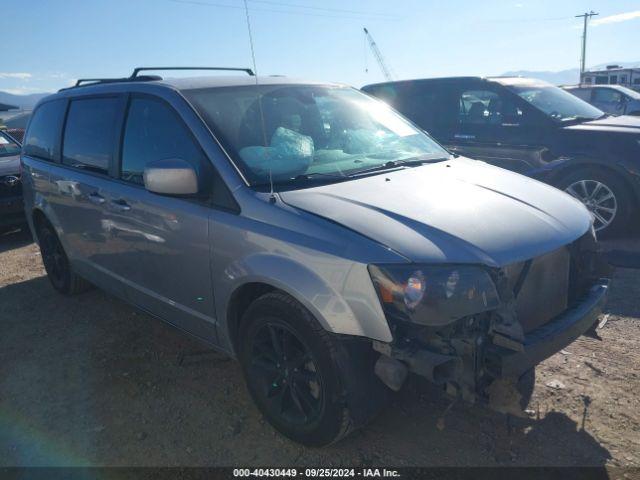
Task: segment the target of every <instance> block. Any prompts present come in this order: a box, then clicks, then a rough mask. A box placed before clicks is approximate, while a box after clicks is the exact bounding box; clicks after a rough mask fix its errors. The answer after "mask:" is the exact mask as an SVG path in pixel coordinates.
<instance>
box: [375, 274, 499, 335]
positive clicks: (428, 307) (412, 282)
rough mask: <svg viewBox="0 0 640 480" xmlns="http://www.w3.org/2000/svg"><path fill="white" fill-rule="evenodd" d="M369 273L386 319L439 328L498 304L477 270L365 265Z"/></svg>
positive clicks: (490, 284) (490, 283)
mask: <svg viewBox="0 0 640 480" xmlns="http://www.w3.org/2000/svg"><path fill="white" fill-rule="evenodd" d="M369 274H370V275H371V279H372V280H373V283H374V285H375V287H376V290H377V292H378V296H379V298H380V302H381V303H382V308H383V309H384V311H385V314H386V315H387V317H388V318H396V319H398V320H405V321H409V322H413V323H419V324H422V325H430V326H441V325H447V324H449V323H451V322H454V321H456V320H458V319H460V318H462V317H466V316H468V315H474V314H476V313H481V312H486V311H488V310H492V309H494V308H496V307H497V306H498V305H499V298H498V292H497V291H496V287H495V285H494V283H493V281H492V280H491V277H490V276H489V274H488V273H487V272H486V271H485V270H484V269H482V268H480V267H474V266H469V265H458V266H455V265H454V266H434V265H424V266H416V265H369Z"/></svg>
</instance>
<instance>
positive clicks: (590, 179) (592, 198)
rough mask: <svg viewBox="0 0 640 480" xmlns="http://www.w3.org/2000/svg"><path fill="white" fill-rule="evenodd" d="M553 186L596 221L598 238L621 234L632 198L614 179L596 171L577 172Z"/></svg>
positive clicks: (619, 181)
mask: <svg viewBox="0 0 640 480" xmlns="http://www.w3.org/2000/svg"><path fill="white" fill-rule="evenodd" d="M556 185H557V186H558V188H560V189H562V190H564V191H565V192H567V193H568V194H570V195H572V196H573V197H575V198H577V199H578V200H580V201H581V202H582V203H583V204H585V206H586V207H587V208H588V209H589V211H590V212H591V213H592V214H593V215H594V216H595V217H596V220H595V223H594V227H595V229H596V231H597V232H598V235H600V236H607V235H610V234H613V233H619V232H623V231H624V230H625V228H626V227H627V225H628V221H629V218H630V216H631V211H632V209H633V198H632V196H631V193H630V192H629V189H628V188H627V186H626V185H625V184H624V181H623V180H622V179H621V178H619V177H618V176H617V175H615V174H612V173H609V172H606V171H603V170H599V169H580V170H576V171H574V172H572V173H570V174H569V175H567V176H566V177H563V178H561V179H560V180H559V181H558V182H557V183H556Z"/></svg>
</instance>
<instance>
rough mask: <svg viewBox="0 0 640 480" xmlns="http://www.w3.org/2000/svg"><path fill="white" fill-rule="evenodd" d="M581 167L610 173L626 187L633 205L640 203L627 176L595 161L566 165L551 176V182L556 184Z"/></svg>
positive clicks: (581, 168)
mask: <svg viewBox="0 0 640 480" xmlns="http://www.w3.org/2000/svg"><path fill="white" fill-rule="evenodd" d="M583 169H588V170H592V171H593V170H597V171H600V172H603V173H606V174H607V175H611V176H614V177H615V178H617V179H618V180H620V183H622V184H623V185H624V186H625V188H626V189H627V191H628V192H629V194H630V197H631V199H632V200H633V203H634V206H638V205H639V204H640V198H639V196H638V195H639V193H638V192H635V191H634V189H633V186H632V185H631V182H629V180H628V179H627V178H625V176H624V175H622V174H621V173H620V172H618V171H617V170H616V169H614V168H611V167H607V166H606V165H600V164H595V163H581V164H577V165H570V166H568V167H565V168H563V169H561V170H559V171H558V172H557V173H556V174H555V175H554V176H553V177H552V178H551V183H553V184H554V185H556V186H557V184H558V183H559V182H560V181H561V180H562V179H563V178H566V177H567V176H569V175H571V174H572V173H574V172H577V171H580V170H583Z"/></svg>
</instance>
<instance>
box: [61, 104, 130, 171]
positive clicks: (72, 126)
mask: <svg viewBox="0 0 640 480" xmlns="http://www.w3.org/2000/svg"><path fill="white" fill-rule="evenodd" d="M119 105H120V101H119V99H118V98H89V99H79V100H72V101H71V105H70V106H69V113H68V114H67V124H66V126H65V132H64V140H63V144H62V163H64V164H65V165H69V166H72V167H76V168H80V169H83V170H88V171H93V172H97V173H105V174H106V173H108V171H109V164H110V162H111V159H112V158H113V146H114V139H115V132H116V126H117V123H118V122H117V120H118V118H117V117H118V110H119Z"/></svg>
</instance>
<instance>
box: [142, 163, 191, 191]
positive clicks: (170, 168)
mask: <svg viewBox="0 0 640 480" xmlns="http://www.w3.org/2000/svg"><path fill="white" fill-rule="evenodd" d="M144 187H145V188H146V189H147V190H149V191H150V192H153V193H159V194H162V195H195V194H196V193H198V175H197V174H196V171H195V169H194V168H193V166H191V164H190V163H188V162H186V161H184V160H181V159H179V158H172V159H167V160H158V161H155V162H150V163H148V164H147V166H146V167H145V169H144Z"/></svg>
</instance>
